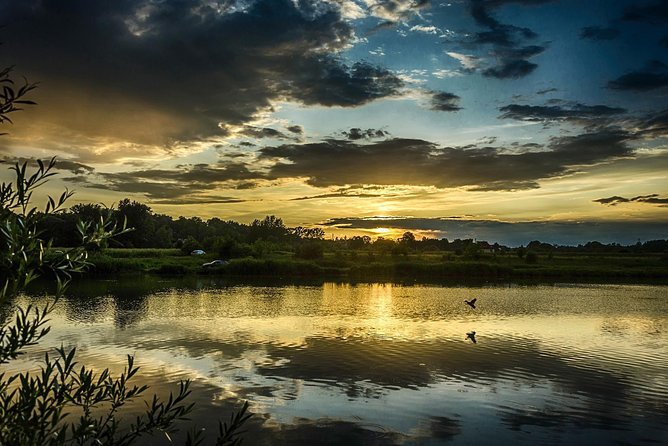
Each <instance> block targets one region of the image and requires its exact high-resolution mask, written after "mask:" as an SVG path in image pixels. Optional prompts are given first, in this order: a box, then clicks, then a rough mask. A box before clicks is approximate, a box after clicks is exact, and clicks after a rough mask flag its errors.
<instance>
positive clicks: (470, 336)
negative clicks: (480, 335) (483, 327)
mask: <svg viewBox="0 0 668 446" xmlns="http://www.w3.org/2000/svg"><path fill="white" fill-rule="evenodd" d="M466 339H470V340H472V341H473V343H474V344H477V341H476V340H475V331H469V332H468V333H466Z"/></svg>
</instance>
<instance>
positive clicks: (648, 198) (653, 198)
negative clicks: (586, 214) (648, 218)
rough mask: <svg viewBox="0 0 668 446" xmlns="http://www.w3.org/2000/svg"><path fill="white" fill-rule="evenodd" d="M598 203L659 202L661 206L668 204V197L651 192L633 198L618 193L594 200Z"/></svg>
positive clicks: (613, 204) (614, 204)
mask: <svg viewBox="0 0 668 446" xmlns="http://www.w3.org/2000/svg"><path fill="white" fill-rule="evenodd" d="M593 201H594V202H596V203H601V204H607V205H609V206H616V205H618V204H620V203H632V202H636V203H647V204H658V205H661V206H666V205H668V198H662V197H660V196H659V194H650V195H639V196H637V197H633V198H624V197H620V196H618V195H615V196H614V197H608V198H599V199H598V200H593Z"/></svg>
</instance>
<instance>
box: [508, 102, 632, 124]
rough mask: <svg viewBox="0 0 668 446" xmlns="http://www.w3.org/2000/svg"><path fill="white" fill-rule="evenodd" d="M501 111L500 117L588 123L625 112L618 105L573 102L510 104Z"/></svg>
mask: <svg viewBox="0 0 668 446" xmlns="http://www.w3.org/2000/svg"><path fill="white" fill-rule="evenodd" d="M499 111H501V112H503V114H502V115H501V116H500V118H502V119H518V120H523V121H538V122H549V121H571V122H580V123H584V124H590V123H592V122H593V121H596V120H600V119H602V118H603V119H604V118H609V117H611V116H615V115H619V114H622V113H626V110H625V109H623V108H619V107H608V106H607V105H585V104H580V103H575V104H573V105H570V106H568V107H566V106H557V105H553V106H543V105H519V104H510V105H506V106H504V107H501V108H499Z"/></svg>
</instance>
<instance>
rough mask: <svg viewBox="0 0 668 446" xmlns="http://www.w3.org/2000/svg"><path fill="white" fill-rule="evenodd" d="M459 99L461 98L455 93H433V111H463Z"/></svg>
mask: <svg viewBox="0 0 668 446" xmlns="http://www.w3.org/2000/svg"><path fill="white" fill-rule="evenodd" d="M459 99H460V97H459V96H457V95H456V94H453V93H448V92H445V91H439V92H432V96H431V109H432V110H437V111H447V112H452V111H457V110H461V109H462V108H461V107H460V106H459Z"/></svg>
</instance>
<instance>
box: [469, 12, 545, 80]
mask: <svg viewBox="0 0 668 446" xmlns="http://www.w3.org/2000/svg"><path fill="white" fill-rule="evenodd" d="M511 3H516V4H520V5H524V6H534V5H540V4H544V3H549V0H546V1H528V0H526V1H521V0H514V1H513V0H499V1H489V0H471V2H470V11H471V16H472V17H473V19H474V20H475V21H476V23H477V24H478V25H480V26H482V27H485V28H487V30H486V31H480V32H477V33H475V35H474V38H473V40H472V43H475V44H490V45H492V46H493V48H494V51H493V55H494V57H495V58H496V60H497V64H496V65H495V66H493V67H490V68H487V69H486V70H484V71H483V72H482V74H483V75H484V76H487V77H494V78H497V79H519V78H522V77H525V76H527V75H529V74H531V73H532V72H533V71H534V70H535V69H536V68H537V67H538V65H537V64H535V63H533V62H529V61H528V59H529V58H531V57H533V56H536V55H538V54H540V53H542V52H543V51H544V50H545V47H544V46H538V45H528V46H526V45H525V44H526V41H527V40H531V39H535V38H536V37H538V34H536V33H535V32H534V31H533V30H531V29H529V28H525V27H519V26H514V25H509V24H505V23H501V22H499V21H498V20H497V19H496V18H495V17H494V16H493V15H492V10H493V9H494V8H498V7H501V6H504V5H507V4H511Z"/></svg>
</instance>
